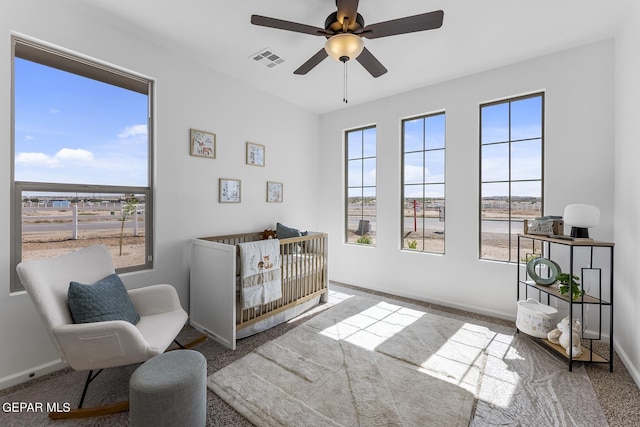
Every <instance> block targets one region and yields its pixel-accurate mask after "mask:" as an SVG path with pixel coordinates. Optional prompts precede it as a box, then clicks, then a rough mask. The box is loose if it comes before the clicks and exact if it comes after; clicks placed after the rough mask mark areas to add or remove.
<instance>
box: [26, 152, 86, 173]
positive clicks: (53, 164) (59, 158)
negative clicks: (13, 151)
mask: <svg viewBox="0 0 640 427" xmlns="http://www.w3.org/2000/svg"><path fill="white" fill-rule="evenodd" d="M93 159H94V155H93V153H92V152H91V151H87V150H83V149H81V148H76V149H74V148H63V149H61V150H60V151H58V152H57V153H56V154H54V155H53V156H49V155H48V154H45V153H18V154H17V155H16V164H18V165H22V166H44V167H50V168H57V167H63V166H66V165H68V164H70V163H88V162H92V161H93Z"/></svg>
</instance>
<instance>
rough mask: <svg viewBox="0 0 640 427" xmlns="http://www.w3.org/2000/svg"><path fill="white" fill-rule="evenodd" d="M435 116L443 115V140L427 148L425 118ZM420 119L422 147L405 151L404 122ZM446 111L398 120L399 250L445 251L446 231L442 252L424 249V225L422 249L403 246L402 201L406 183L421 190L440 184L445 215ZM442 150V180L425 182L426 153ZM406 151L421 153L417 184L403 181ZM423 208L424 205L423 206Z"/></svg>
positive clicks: (436, 253) (441, 253) (429, 252)
mask: <svg viewBox="0 0 640 427" xmlns="http://www.w3.org/2000/svg"><path fill="white" fill-rule="evenodd" d="M437 116H443V119H444V141H443V146H442V147H440V148H427V144H426V141H427V119H428V118H430V117H437ZM418 119H420V120H422V130H423V132H422V138H423V140H422V149H421V150H413V151H406V150H405V146H406V142H405V123H406V122H410V121H414V120H418ZM446 132H447V112H446V111H445V110H438V111H434V112H431V113H426V114H421V115H418V116H412V117H407V118H404V119H402V120H401V121H400V135H401V146H400V150H401V153H400V154H401V168H400V249H401V250H410V251H412V252H419V253H428V254H435V255H444V254H445V252H446V233H445V234H443V237H442V244H443V247H442V252H436V251H433V250H427V249H424V240H425V234H424V226H423V229H422V241H423V249H420V250H419V249H411V248H409V247H406V246H405V237H404V236H405V234H404V233H405V228H404V202H405V199H406V197H405V189H406V186H407V185H421V186H422V188H423V190H424V188H425V187H427V186H430V185H434V186H435V185H439V186H442V188H443V197H442V198H443V210H444V212H445V215H446V197H447V186H446V181H447V179H446V175H447V134H446ZM440 151H441V152H442V154H443V155H442V158H443V165H442V168H443V170H442V178H443V180H442V181H441V182H427V179H426V177H425V174H424V169H426V165H427V158H428V153H433V152H440ZM408 153H422V166H423V175H422V182H421V183H419V184H407V183H406V182H405V167H406V164H405V157H406V155H407V154H408ZM422 199H423V201H422V202H423V205H424V199H425V197H424V194H423V197H422ZM423 209H424V206H423ZM422 219H423V224H424V217H423V218H422ZM443 222H444V225H443V226H444V228H446V217H445V220H444V221H443Z"/></svg>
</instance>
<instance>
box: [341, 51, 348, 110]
mask: <svg viewBox="0 0 640 427" xmlns="http://www.w3.org/2000/svg"><path fill="white" fill-rule="evenodd" d="M347 62H348V61H345V62H344V81H343V85H342V94H343V96H342V101H343V102H344V103H345V104H348V103H349V100H348V99H347Z"/></svg>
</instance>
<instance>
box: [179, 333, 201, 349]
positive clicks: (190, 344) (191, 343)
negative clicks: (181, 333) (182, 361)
mask: <svg viewBox="0 0 640 427" xmlns="http://www.w3.org/2000/svg"><path fill="white" fill-rule="evenodd" d="M206 339H207V336H206V335H202V336H199V337H198V338H196V339H194V340H191V341H189V342H188V343H186V344H180V343H179V342H178V341H177V340H173V342H175V343H176V344H178V346H179V347H180V349H181V350H185V349H189V348H192V347H195V346H196V345H198V344H200V343H201V342H202V341H204V340H206ZM175 350H177V349H175Z"/></svg>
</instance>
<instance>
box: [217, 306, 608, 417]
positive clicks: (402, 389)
mask: <svg viewBox="0 0 640 427" xmlns="http://www.w3.org/2000/svg"><path fill="white" fill-rule="evenodd" d="M514 332H515V330H514V329H513V328H510V327H506V326H502V325H496V324H491V323H485V322H481V321H477V320H471V319H466V318H461V317H459V316H453V315H447V314H446V313H442V315H439V314H434V313H431V312H427V311H426V310H423V309H421V308H420V307H419V306H413V305H406V304H404V303H401V302H398V303H396V302H395V301H394V302H393V303H391V302H384V301H381V300H377V299H373V298H368V297H361V296H353V297H350V298H348V299H346V300H344V301H342V302H340V303H339V304H337V305H336V306H334V307H332V308H330V309H329V310H327V311H326V312H324V313H321V314H319V315H318V316H316V317H314V318H312V319H311V320H309V321H307V322H305V323H304V324H302V325H300V326H298V327H296V328H295V329H292V330H291V331H289V332H287V333H286V334H284V335H282V336H280V337H278V338H276V339H275V340H273V341H270V342H267V343H265V344H264V345H262V346H260V347H258V348H257V349H255V350H254V351H253V352H251V353H249V354H247V355H246V356H244V357H243V358H241V359H239V360H237V361H235V362H233V363H231V364H230V365H228V366H226V367H224V368H222V369H220V370H218V371H217V372H215V373H213V374H212V375H210V376H209V378H208V387H209V388H210V389H211V390H212V391H213V392H214V393H216V394H217V395H218V396H220V397H221V398H222V399H223V400H225V401H226V402H227V403H228V404H229V405H231V406H232V407H233V408H234V409H236V410H237V411H238V412H240V413H241V414H242V415H243V416H245V417H246V418H247V419H249V420H250V421H251V422H252V423H253V424H255V425H257V426H318V425H323V426H354V425H361V426H424V425H432V426H468V425H474V426H480V425H514V424H517V425H590V426H593V425H603V426H604V425H606V419H605V418H604V416H603V415H602V411H601V410H600V408H599V404H598V401H597V398H596V397H595V394H594V392H593V388H592V387H591V384H590V382H589V379H588V377H587V375H586V372H584V368H583V367H581V366H579V367H578V368H576V369H574V372H571V373H569V372H568V371H567V369H566V365H565V364H563V363H561V362H560V361H558V360H557V359H556V358H555V357H554V356H551V355H550V354H548V353H547V352H546V350H544V349H542V348H541V347H539V346H538V345H537V344H533V343H532V342H531V341H530V340H528V339H526V338H524V337H519V336H517V335H514ZM585 402H589V407H588V408H585V407H584V406H585V405H584V403H585ZM594 402H595V405H594Z"/></svg>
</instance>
